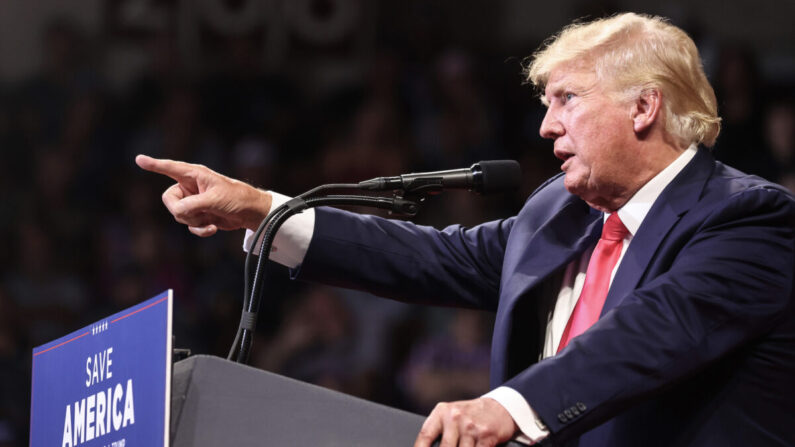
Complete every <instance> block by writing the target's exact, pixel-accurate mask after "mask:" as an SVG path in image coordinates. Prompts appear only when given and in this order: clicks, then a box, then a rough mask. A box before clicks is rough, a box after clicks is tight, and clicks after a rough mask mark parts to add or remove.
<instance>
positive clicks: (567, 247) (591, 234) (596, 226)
mask: <svg viewBox="0 0 795 447" xmlns="http://www.w3.org/2000/svg"><path fill="white" fill-rule="evenodd" d="M601 230H602V213H601V212H599V211H596V210H593V209H591V208H590V207H589V206H588V205H587V204H586V203H585V202H583V201H581V200H580V199H578V198H577V197H574V196H572V198H571V199H570V200H569V201H568V203H566V204H565V205H564V207H563V208H562V209H561V210H560V212H558V213H556V214H555V215H554V216H553V217H552V218H551V219H549V220H548V221H547V222H545V223H544V224H543V225H542V226H541V227H540V228H539V229H538V230H537V231H535V232H534V233H532V234H528V235H527V236H528V239H527V240H526V241H525V242H524V243H522V242H520V244H519V246H520V247H521V249H520V250H521V252H520V253H521V254H520V257H519V258H518V260H517V262H516V268H515V269H513V271H514V273H513V275H511V276H512V278H510V279H509V280H508V281H506V283H505V286H508V287H511V286H514V287H516V286H518V287H516V288H515V289H514V290H510V292H509V296H511V297H513V298H518V297H520V296H522V295H524V294H525V293H526V292H527V291H528V290H530V289H532V288H533V287H535V286H536V285H537V284H538V283H539V281H541V280H543V279H545V278H547V277H548V276H549V275H550V274H552V273H553V272H554V271H556V270H558V269H559V268H561V267H562V266H563V265H565V264H567V263H568V262H570V261H571V260H572V259H573V258H574V257H575V256H577V255H578V254H580V253H582V252H583V251H585V249H586V248H588V247H589V246H590V245H593V244H594V243H595V241H596V240H597V239H598V238H599V233H600V232H601ZM521 239H524V237H522V238H520V241H521ZM539 253H543V254H544V255H543V256H539Z"/></svg>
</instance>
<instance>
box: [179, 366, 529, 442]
mask: <svg viewBox="0 0 795 447" xmlns="http://www.w3.org/2000/svg"><path fill="white" fill-rule="evenodd" d="M424 419H425V418H424V417H422V416H419V415H417V414H413V413H408V412H405V411H402V410H398V409H395V408H390V407H386V406H384V405H379V404H376V403H373V402H368V401H366V400H363V399H359V398H355V397H352V396H348V395H345V394H342V393H339V392H336V391H332V390H328V389H325V388H321V387H318V386H315V385H310V384H306V383H303V382H300V381H297V380H293V379H290V378H287V377H282V376H279V375H277V374H273V373H269V372H266V371H262V370H259V369H255V368H252V367H249V366H245V365H241V364H238V363H233V362H229V361H227V360H224V359H221V358H218V357H212V356H204V355H197V356H193V357H189V358H187V359H185V360H182V361H179V362H177V363H175V364H174V366H173V372H172V387H171V446H173V447H189V446H190V447H211V446H212V447H217V446H236V447H247V446H322V447H334V446H340V447H351V446H363V447H364V446H368V447H369V446H383V447H389V446H395V447H398V446H400V447H405V446H411V445H413V443H414V439H415V438H416V436H417V433H418V432H419V430H420V427H421V426H422V423H423V421H424ZM506 445H508V446H514V447H520V446H521V445H522V444H518V443H514V442H511V443H509V444H506Z"/></svg>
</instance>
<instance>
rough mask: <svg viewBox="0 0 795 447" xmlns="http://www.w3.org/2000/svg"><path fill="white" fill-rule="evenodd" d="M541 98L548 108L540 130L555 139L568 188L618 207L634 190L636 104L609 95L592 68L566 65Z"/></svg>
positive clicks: (611, 208) (608, 207) (606, 207)
mask: <svg viewBox="0 0 795 447" xmlns="http://www.w3.org/2000/svg"><path fill="white" fill-rule="evenodd" d="M543 102H544V103H545V104H546V105H547V106H548V109H547V113H546V116H545V117H544V121H543V123H541V130H540V133H541V136H542V137H543V138H551V139H553V140H554V142H555V156H556V157H558V158H559V159H561V160H563V165H562V166H561V170H562V171H563V172H565V173H566V178H565V181H564V184H565V186H566V189H567V190H568V191H569V192H571V193H572V194H576V195H577V196H579V197H581V198H582V199H583V200H585V201H586V202H588V204H589V205H591V206H593V207H594V208H597V209H601V210H603V211H614V210H615V209H616V208H617V207H618V206H620V205H621V204H623V203H624V202H625V201H626V200H627V199H628V198H629V197H627V194H628V191H630V190H632V192H634V190H633V188H634V186H635V185H633V184H632V175H631V174H632V172H631V171H632V164H633V160H632V158H633V157H632V156H631V150H630V149H631V148H632V145H631V144H630V143H631V141H632V140H633V139H634V137H635V136H634V131H633V123H632V119H631V111H632V109H631V107H632V105H631V104H627V103H619V102H618V101H617V100H616V99H614V98H612V97H610V96H608V94H607V91H606V89H605V87H604V86H602V85H600V84H599V82H598V80H597V77H596V75H595V74H594V73H593V72H591V71H588V70H584V69H582V68H577V67H571V66H570V65H565V64H564V65H562V66H561V67H558V68H556V69H555V70H553V71H552V73H551V75H550V77H549V80H548V82H547V85H546V89H545V91H544V98H543Z"/></svg>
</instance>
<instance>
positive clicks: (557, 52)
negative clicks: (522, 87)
mask: <svg viewBox="0 0 795 447" xmlns="http://www.w3.org/2000/svg"><path fill="white" fill-rule="evenodd" d="M563 63H587V64H589V66H591V67H593V68H594V70H595V72H596V76H597V79H599V81H600V82H601V83H605V84H607V85H608V86H609V87H612V88H611V89H610V90H612V91H613V92H615V93H617V94H619V95H620V96H621V97H623V99H624V100H630V99H635V98H637V97H638V96H639V95H640V94H641V92H643V90H646V89H649V88H657V89H659V90H660V92H661V94H662V97H663V105H664V108H663V112H664V113H663V119H664V123H665V130H666V131H667V132H668V133H669V134H670V135H672V136H674V137H676V138H677V139H678V140H679V142H680V143H682V144H684V145H690V144H691V143H696V144H698V143H703V144H704V145H705V146H707V147H712V145H714V144H715V139H716V138H717V137H718V133H719V132H720V117H718V106H717V101H716V99H715V92H714V90H713V89H712V86H711V85H710V84H709V81H707V77H706V75H705V74H704V69H703V68H702V66H701V59H700V58H699V55H698V49H697V48H696V45H695V43H694V42H693V40H692V39H691V38H690V37H689V36H688V35H687V34H686V33H685V32H684V31H682V30H681V29H679V28H677V27H676V26H673V25H671V24H670V23H668V22H667V20H666V19H664V18H662V17H652V16H646V15H639V14H634V13H624V14H618V15H615V16H613V17H609V18H605V19H599V20H595V21H593V22H587V23H574V24H572V25H569V26H567V27H566V28H564V29H563V30H562V31H561V32H560V33H558V34H557V35H555V36H553V37H552V38H550V39H549V40H548V41H547V42H546V43H545V44H544V45H543V46H542V48H541V49H539V50H538V51H537V52H536V53H535V54H534V55H533V56H532V59H531V62H530V63H529V65H527V67H526V69H525V73H526V75H527V80H528V81H530V82H532V83H533V84H534V85H535V86H536V87H538V88H540V89H542V90H543V88H544V87H545V85H546V83H547V81H548V80H549V76H550V73H551V72H552V71H553V70H554V69H555V68H556V67H558V66H559V65H561V64H563Z"/></svg>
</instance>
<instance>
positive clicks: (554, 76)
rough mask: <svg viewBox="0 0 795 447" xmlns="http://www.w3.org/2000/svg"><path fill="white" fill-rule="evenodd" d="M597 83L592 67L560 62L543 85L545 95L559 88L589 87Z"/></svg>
mask: <svg viewBox="0 0 795 447" xmlns="http://www.w3.org/2000/svg"><path fill="white" fill-rule="evenodd" d="M597 84H598V80H597V77H596V73H595V72H594V71H593V68H590V67H583V66H582V65H580V64H577V65H575V64H562V65H559V66H558V67H555V68H554V69H553V70H552V71H551V72H550V73H549V78H547V83H546V85H545V86H544V93H545V95H549V94H555V93H559V92H558V90H561V89H578V90H582V89H590V88H593V87H594V86H596V85H597Z"/></svg>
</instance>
